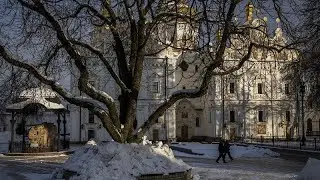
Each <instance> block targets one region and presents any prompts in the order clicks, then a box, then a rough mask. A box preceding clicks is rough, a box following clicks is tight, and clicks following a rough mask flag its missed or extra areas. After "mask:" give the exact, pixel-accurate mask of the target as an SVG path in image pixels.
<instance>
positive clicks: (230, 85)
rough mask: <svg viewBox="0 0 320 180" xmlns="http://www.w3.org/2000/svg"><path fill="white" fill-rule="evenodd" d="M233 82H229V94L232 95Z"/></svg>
mask: <svg viewBox="0 0 320 180" xmlns="http://www.w3.org/2000/svg"><path fill="white" fill-rule="evenodd" d="M235 86H236V85H235V82H230V83H229V93H230V94H234V93H235Z"/></svg>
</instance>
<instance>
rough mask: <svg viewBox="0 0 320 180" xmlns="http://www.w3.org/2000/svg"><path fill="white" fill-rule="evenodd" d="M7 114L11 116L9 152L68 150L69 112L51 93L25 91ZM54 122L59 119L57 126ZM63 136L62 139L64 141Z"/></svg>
mask: <svg viewBox="0 0 320 180" xmlns="http://www.w3.org/2000/svg"><path fill="white" fill-rule="evenodd" d="M6 111H7V112H10V113H11V120H10V123H11V140H10V143H9V151H10V152H23V153H24V152H27V153H37V152H52V151H60V150H61V149H66V148H68V144H69V143H68V141H67V137H66V136H68V135H70V134H69V133H67V132H66V130H67V128H66V123H67V121H66V114H67V113H68V110H67V109H66V108H65V106H64V105H63V104H62V103H61V100H60V98H59V97H58V96H57V94H56V93H55V92H53V91H52V90H50V89H48V88H43V87H42V88H32V89H28V90H25V91H23V92H22V93H21V94H20V95H19V98H18V100H17V101H16V102H15V103H14V104H10V105H8V106H7V107H6ZM48 112H49V113H48ZM53 118H56V123H55V121H52V119H53ZM47 121H49V122H47ZM61 122H62V123H63V133H62V134H61V132H60V131H61V127H60V125H61ZM16 125H17V126H16ZM15 135H20V136H21V141H17V138H15V137H14V136H15ZM60 136H63V141H61V139H60ZM18 139H20V138H18Z"/></svg>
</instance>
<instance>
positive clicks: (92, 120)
mask: <svg viewBox="0 0 320 180" xmlns="http://www.w3.org/2000/svg"><path fill="white" fill-rule="evenodd" d="M89 123H94V114H93V113H92V112H91V111H89Z"/></svg>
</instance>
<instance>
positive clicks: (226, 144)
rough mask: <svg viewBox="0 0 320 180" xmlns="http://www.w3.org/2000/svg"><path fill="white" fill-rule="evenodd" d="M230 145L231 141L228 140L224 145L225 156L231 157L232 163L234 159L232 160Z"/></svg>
mask: <svg viewBox="0 0 320 180" xmlns="http://www.w3.org/2000/svg"><path fill="white" fill-rule="evenodd" d="M230 146H231V145H230V144H229V141H228V140H226V141H225V143H224V148H225V156H226V154H228V156H229V158H230V160H231V161H232V160H233V158H232V156H231V154H230Z"/></svg>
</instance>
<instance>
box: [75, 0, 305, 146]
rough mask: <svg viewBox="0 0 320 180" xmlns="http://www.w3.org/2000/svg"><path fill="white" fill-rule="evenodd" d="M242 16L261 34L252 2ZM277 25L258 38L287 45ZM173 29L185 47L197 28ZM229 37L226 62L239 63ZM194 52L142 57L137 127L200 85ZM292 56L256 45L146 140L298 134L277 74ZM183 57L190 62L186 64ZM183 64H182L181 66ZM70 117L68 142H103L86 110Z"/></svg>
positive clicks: (287, 90)
mask: <svg viewBox="0 0 320 180" xmlns="http://www.w3.org/2000/svg"><path fill="white" fill-rule="evenodd" d="M246 18H247V19H246V23H245V24H244V26H251V27H253V28H255V27H263V29H262V31H265V32H264V34H268V32H267V28H268V27H267V26H268V25H267V24H268V22H267V19H266V18H264V19H254V18H253V6H252V4H248V5H247V14H246ZM277 23H278V27H277V28H276V30H275V31H274V33H273V34H274V35H273V36H272V37H267V38H262V39H263V40H264V41H268V42H271V45H272V44H281V45H286V39H285V37H284V36H283V33H282V29H281V28H280V22H279V21H278V20H277ZM176 28H177V29H176V30H175V31H176V36H177V37H176V39H180V40H179V41H177V42H176V45H177V46H178V47H179V45H180V44H181V45H182V44H183V45H186V44H187V45H188V42H183V39H192V38H193V37H192V36H195V35H196V33H197V30H195V29H191V27H190V25H188V24H185V23H183V22H181V23H178V25H177V27H176ZM160 31H161V32H164V33H165V34H167V33H169V32H173V31H172V30H168V28H166V27H163V29H161V30H160ZM185 32H188V34H187V35H186V33H185ZM190 32H191V33H190ZM250 33H251V34H252V35H251V37H252V38H256V39H257V40H259V41H261V36H260V35H259V31H255V30H252V31H250ZM185 36H189V37H185ZM163 38H164V39H162V40H163V41H167V39H166V36H163ZM96 39H97V38H96ZM232 41H233V46H231V47H228V49H227V53H226V54H225V59H227V60H226V61H225V64H224V65H225V66H232V65H235V64H236V63H237V62H238V61H239V59H238V57H237V53H239V52H238V51H237V50H235V49H237V48H238V47H235V46H239V47H240V46H241V43H243V42H240V41H238V40H237V37H234V39H233V40H232ZM196 56H198V54H192V53H186V52H183V51H182V50H180V51H179V50H176V49H173V48H170V47H168V48H166V49H164V50H163V51H161V52H160V53H158V54H157V55H155V56H153V57H147V60H146V62H145V65H144V66H145V68H144V73H143V79H142V84H143V85H142V89H141V92H140V94H139V104H138V107H137V110H138V113H137V120H138V122H137V127H139V126H140V125H141V124H142V123H143V122H144V121H145V120H146V119H147V118H148V116H149V115H150V114H151V113H152V112H153V111H154V110H155V109H156V107H157V106H159V105H160V104H161V103H163V102H164V101H165V100H166V98H168V97H169V96H170V95H171V94H172V93H173V92H175V91H177V90H182V89H195V88H197V87H198V86H199V85H200V84H199V82H198V81H197V77H198V76H199V74H200V72H198V71H199V68H200V66H201V62H197V61H193V60H194V59H197V58H195V57H196ZM296 58H297V53H296V52H295V51H292V50H286V49H285V50H283V51H281V52H280V53H275V52H273V51H272V52H268V53H266V52H265V51H263V50H259V49H256V50H255V51H254V52H253V53H252V56H251V58H250V59H249V60H248V61H247V62H245V63H244V65H243V67H242V68H241V69H240V70H238V71H236V72H235V73H233V74H229V75H225V76H215V77H214V78H213V79H212V83H211V85H210V88H209V91H208V93H207V94H206V95H205V96H204V97H201V98H196V99H183V100H180V101H179V102H177V103H175V105H173V106H172V107H170V108H169V109H168V110H167V111H166V113H165V114H164V115H163V116H162V117H160V118H159V119H158V122H157V123H156V124H155V125H154V126H153V127H152V128H151V129H150V131H149V132H148V134H147V136H148V139H151V140H172V141H175V140H190V139H192V138H194V137H223V138H226V139H236V138H245V139H248V138H261V137H264V138H271V137H272V136H274V137H280V138H284V137H287V136H289V137H298V136H299V134H301V132H299V131H298V129H299V128H298V127H299V124H298V119H297V115H296V114H297V112H296V109H297V100H296V97H295V92H293V91H292V88H291V87H290V85H289V82H286V81H285V80H284V74H283V73H282V70H283V68H284V67H285V66H286V65H287V64H289V63H290V62H292V61H294V60H295V59H296ZM188 59H190V62H191V61H193V62H192V63H190V62H188ZM183 61H184V62H183ZM182 62H183V63H185V67H184V68H183V67H182V65H181V64H183V63H182ZM186 77H188V78H186ZM99 79H102V80H105V79H108V76H106V77H101V76H100V75H97V77H96V78H94V79H92V83H93V84H94V85H95V86H99V88H102V87H103V88H105V89H108V90H110V89H112V93H111V94H112V97H114V98H116V97H117V96H118V95H119V90H118V89H117V88H116V84H115V83H113V82H111V81H110V82H107V83H106V84H102V83H105V82H104V81H100V80H99ZM72 83H73V80H72V79H71V84H72ZM73 91H74V92H76V91H77V89H76V88H74V89H73ZM108 92H109V91H108ZM77 93H80V92H77ZM70 118H74V119H76V120H71V122H73V123H75V124H73V125H71V128H72V130H71V131H72V134H74V135H73V137H72V136H71V140H72V141H77V139H79V138H80V139H81V141H84V140H87V139H89V138H92V137H95V138H98V139H101V140H104V139H105V137H108V135H107V133H106V132H105V130H104V129H103V128H102V129H101V125H100V122H99V121H98V120H97V119H95V117H94V116H93V115H91V114H90V112H88V111H87V110H85V109H80V108H79V107H73V106H71V113H70ZM81 118H82V119H81ZM79 119H80V121H79ZM300 126H301V124H300ZM79 128H80V130H79ZM300 129H301V128H300Z"/></svg>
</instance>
